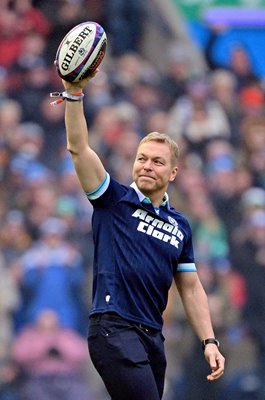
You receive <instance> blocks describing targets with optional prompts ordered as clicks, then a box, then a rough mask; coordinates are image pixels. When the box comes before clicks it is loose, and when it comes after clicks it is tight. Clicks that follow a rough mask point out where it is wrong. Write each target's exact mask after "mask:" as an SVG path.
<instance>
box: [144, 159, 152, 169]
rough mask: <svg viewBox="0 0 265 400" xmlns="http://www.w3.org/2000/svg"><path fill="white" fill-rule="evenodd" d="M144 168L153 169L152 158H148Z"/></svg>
mask: <svg viewBox="0 0 265 400" xmlns="http://www.w3.org/2000/svg"><path fill="white" fill-rule="evenodd" d="M144 169H145V170H151V169H152V161H151V160H146V161H145V163H144Z"/></svg>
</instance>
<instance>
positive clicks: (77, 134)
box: [63, 74, 224, 400]
mask: <svg viewBox="0 0 265 400" xmlns="http://www.w3.org/2000/svg"><path fill="white" fill-rule="evenodd" d="M94 75H95V74H94ZM88 81H89V79H87V80H84V81H82V82H79V83H69V82H65V81H63V84H64V86H65V92H64V93H63V97H64V98H65V99H66V100H67V101H66V111H65V124H66V131H67V147H68V150H69V151H70V153H71V155H72V158H73V162H74V165H75V169H76V173H77V175H78V178H79V180H80V183H81V186H82V188H83V190H84V191H85V193H86V195H87V198H88V199H89V201H90V202H91V204H92V205H93V207H94V213H93V234H94V242H95V255H94V280H93V304H92V310H91V313H90V322H89V334H88V344H89V351H90V356H91V359H92V362H93V363H94V365H95V367H96V369H97V371H98V372H99V374H100V375H101V377H102V379H103V381H104V383H105V386H106V388H107V390H108V392H109V394H110V396H111V398H112V400H159V399H161V398H162V394H163V387H164V377H165V369H166V360H165V354H164V346H163V340H164V338H163V336H162V333H161V330H162V323H163V320H162V313H163V311H164V309H165V307H166V303H167V296H168V290H169V288H170V286H171V282H172V280H173V278H174V280H175V283H176V286H177V288H178V291H179V294H180V296H181V299H182V302H183V305H184V308H185V311H186V314H187V317H188V319H189V321H190V323H191V325H192V326H193V328H194V331H195V332H196V334H197V335H198V337H199V339H200V340H201V341H202V346H203V350H204V355H205V358H206V360H207V361H208V363H209V365H210V368H211V373H210V374H209V375H208V377H207V378H208V380H209V381H213V380H215V379H218V378H219V377H220V376H221V375H222V374H223V372H224V357H223V356H222V354H221V353H220V352H219V350H218V341H217V340H216V339H215V336H214V332H213V328H212V323H211V319H210V313H209V308H208V302H207V297H206V294H205V291H204V289H203V288H202V285H201V283H200V280H199V278H198V275H197V272H196V266H195V263H194V258H193V249H192V237H191V230H190V227H189V224H188V221H187V219H186V218H185V217H184V216H183V215H182V214H180V213H179V212H177V211H176V210H174V209H173V208H172V207H171V206H170V205H169V200H168V196H167V193H166V190H167V187H168V184H169V182H172V181H174V179H175V177H176V175H177V172H178V167H177V158H178V147H177V144H176V143H175V142H174V141H173V140H172V139H171V138H170V137H169V136H167V135H165V134H160V133H156V132H155V133H154V132H153V133H151V134H149V135H147V136H146V137H145V138H144V139H143V140H142V141H141V142H140V144H139V147H138V150H137V154H136V159H135V162H134V166H133V171H132V176H133V183H132V185H131V186H130V187H126V186H124V185H121V184H120V183H118V182H117V181H115V180H114V179H113V178H112V177H110V176H109V174H108V173H107V172H106V171H105V169H104V166H103V165H102V163H101V161H100V158H99V157H98V155H97V154H96V153H95V152H94V151H93V150H92V149H91V148H90V146H89V143H88V132H87V125H86V120H85V116H84V112H83V105H82V98H83V94H82V91H83V88H84V87H85V85H86V84H87V82H88Z"/></svg>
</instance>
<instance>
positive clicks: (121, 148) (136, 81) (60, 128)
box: [0, 0, 265, 400]
mask: <svg viewBox="0 0 265 400" xmlns="http://www.w3.org/2000/svg"><path fill="white" fill-rule="evenodd" d="M110 15H111V18H109V16H110ZM147 17H148V12H147V9H146V7H145V2H142V1H141V0H126V2H124V1H122V0H120V1H119V0H109V1H108V0H56V1H55V0H47V1H45V2H43V1H31V0H2V1H1V5H0V179H1V185H0V224H1V229H0V276H1V278H0V400H31V399H36V398H37V399H39V400H46V399H47V400H48V399H49V400H56V399H59V398H64V399H66V400H75V399H77V398H78V399H79V400H82V399H86V400H104V399H105V398H106V394H105V393H104V392H102V391H101V386H100V384H98V383H97V378H96V376H95V375H94V373H93V372H92V370H90V369H89V363H90V361H89V359H88V357H89V356H88V351H87V347H86V326H87V318H88V311H89V307H90V298H91V286H92V285H91V268H92V262H93V256H92V253H93V242H92V235H91V214H92V209H91V206H90V204H89V202H88V201H87V199H86V197H85V195H84V193H83V192H82V190H81V187H80V185H79V183H78V181H77V178H76V175H75V172H74V169H73V165H72V161H71V159H70V156H69V154H68V152H67V149H66V140H65V127H64V104H61V105H58V106H56V107H51V106H50V98H49V93H50V92H52V91H60V90H62V84H61V81H60V79H59V77H58V75H57V74H56V71H55V67H54V65H53V60H54V57H55V53H56V49H57V47H58V45H59V43H60V41H61V40H62V38H63V36H64V34H65V33H66V32H67V31H68V30H69V29H70V28H72V27H73V26H74V25H76V24H77V23H80V22H82V21H85V20H93V21H97V22H99V23H101V24H102V25H103V27H104V28H105V29H106V32H107V36H108V39H109V42H108V48H107V54H106V56H105V59H104V61H103V63H102V65H101V68H100V72H99V73H98V74H97V76H96V77H95V78H94V79H93V80H92V81H91V82H90V83H89V85H88V87H87V89H86V93H85V100H84V107H85V112H86V116H87V120H88V126H89V129H90V135H91V144H92V146H93V147H94V149H95V150H96V151H98V152H99V153H100V154H101V156H102V159H103V162H104V164H105V167H106V169H107V170H108V171H109V172H110V173H111V174H112V175H113V176H114V177H115V178H117V179H118V180H120V181H121V182H123V183H125V184H130V183H131V174H130V171H131V167H132V163H133V161H134V154H135V150H136V148H137V144H138V142H139V140H140V139H141V138H142V137H143V136H144V135H145V134H146V133H148V132H151V131H159V132H167V133H169V134H170V135H171V136H172V137H173V138H174V139H175V140H176V141H177V142H178V144H179V146H180V152H181V157H180V163H179V164H180V165H179V169H180V172H179V175H178V177H177V180H176V182H175V183H174V184H172V185H171V186H170V189H169V197H170V202H171V204H172V205H173V206H175V207H176V208H177V209H178V210H180V211H181V212H183V213H185V215H187V217H188V218H189V220H190V223H191V226H192V229H193V238H194V249H195V255H196V263H197V268H198V271H199V274H200V277H201V280H202V282H203V284H204V287H205V289H206V291H207V294H208V296H209V302H210V308H211V310H212V317H213V324H214V327H215V330H216V333H217V337H218V338H219V339H220V341H221V343H222V350H223V353H224V355H225V356H226V359H227V371H226V374H225V377H224V378H223V379H222V380H220V382H218V383H216V384H215V383H212V384H209V383H207V382H206V374H207V368H208V367H207V364H206V362H205V361H204V359H203V353H202V351H201V349H200V343H199V341H198V339H197V338H196V337H195V336H194V335H193V333H192V331H191V329H190V326H189V324H188V322H187V321H186V320H185V317H184V312H183V310H182V308H181V304H180V301H179V298H178V295H177V292H176V290H175V289H174V288H172V290H171V291H170V296H169V303H168V308H167V310H166V313H165V327H164V335H165V337H166V346H167V352H168V373H167V382H166V391H165V396H164V398H165V400H174V399H176V398H177V399H178V400H193V399H194V400H195V399H198V398H199V399H201V400H227V399H233V400H238V399H240V400H244V399H245V400H248V399H251V400H264V399H265V388H264V381H265V379H264V377H265V335H264V332H265V291H264V287H265V102H264V99H265V97H264V82H263V78H262V77H259V76H256V75H255V73H254V72H253V68H252V65H251V60H250V58H249V55H248V53H247V52H246V50H245V49H244V46H243V45H237V46H236V47H235V48H234V49H233V51H232V52H231V54H229V57H230V58H229V63H228V64H229V67H228V68H227V66H226V67H223V66H221V65H216V64H215V63H214V60H213V59H211V55H210V51H207V54H204V56H205V59H206V61H207V63H208V68H207V70H206V72H204V73H202V74H201V75H200V76H193V73H192V70H193V69H192V68H191V66H192V62H193V60H192V55H191V54H189V53H188V52H187V51H185V48H183V47H182V45H181V43H178V42H173V43H171V42H170V43H169V44H168V47H167V48H165V49H163V57H164V65H165V68H164V70H163V71H161V70H160V69H158V68H157V67H156V65H154V64H153V63H152V62H150V61H149V60H147V59H146V58H145V55H144V54H142V52H141V37H142V34H143V32H144V26H145V20H146V18H147ZM208 50H209V49H208Z"/></svg>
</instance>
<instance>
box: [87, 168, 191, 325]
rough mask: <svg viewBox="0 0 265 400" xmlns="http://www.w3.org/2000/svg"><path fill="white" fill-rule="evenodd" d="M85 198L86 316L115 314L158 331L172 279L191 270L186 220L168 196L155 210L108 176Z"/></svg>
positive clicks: (136, 192)
mask: <svg viewBox="0 0 265 400" xmlns="http://www.w3.org/2000/svg"><path fill="white" fill-rule="evenodd" d="M87 197H88V199H89V200H90V202H91V204H92V206H93V208H94V211H93V217H92V228H93V237H94V244H95V250H94V251H95V254H94V270H93V301H92V310H91V315H92V314H95V313H104V312H117V313H118V314H119V315H120V316H122V317H123V318H125V319H128V320H130V321H133V322H138V323H142V324H144V325H147V326H150V327H153V328H155V329H161V328H162V325H163V319H162V314H163V311H164V310H165V308H166V305H167V299H168V290H169V288H170V286H171V283H172V280H173V277H174V275H175V274H176V273H182V272H190V271H196V266H195V263H194V256H193V246H192V234H191V229H190V226H189V223H188V221H187V219H186V218H185V217H184V216H183V215H182V214H181V213H179V212H177V211H176V210H175V209H174V208H173V207H171V206H170V205H169V202H168V197H167V194H165V198H164V201H163V203H162V204H161V206H160V207H159V209H155V208H154V207H153V205H152V204H151V202H150V200H149V199H148V198H146V197H145V196H144V195H143V193H141V192H140V191H139V189H138V188H137V186H136V185H135V183H133V184H132V185H131V186H129V187H128V186H125V185H122V184H120V183H119V182H117V181H115V180H114V179H113V178H111V177H110V176H109V174H106V177H105V180H104V182H102V184H101V185H100V186H99V188H98V189H97V190H95V191H94V192H90V193H87Z"/></svg>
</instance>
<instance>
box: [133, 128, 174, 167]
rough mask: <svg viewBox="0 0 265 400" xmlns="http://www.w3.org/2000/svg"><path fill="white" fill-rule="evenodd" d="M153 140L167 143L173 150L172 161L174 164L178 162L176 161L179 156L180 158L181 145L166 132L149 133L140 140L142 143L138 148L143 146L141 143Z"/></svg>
mask: <svg viewBox="0 0 265 400" xmlns="http://www.w3.org/2000/svg"><path fill="white" fill-rule="evenodd" d="M151 141H154V142H160V143H166V144H167V145H168V147H169V149H170V152H171V163H172V165H175V164H176V162H177V161H178V158H179V147H178V145H177V143H176V142H175V140H173V139H172V138H171V137H170V136H169V135H167V134H166V133H160V132H150V133H148V135H146V136H144V137H143V139H142V140H141V141H140V143H139V145H138V148H139V147H140V146H141V144H143V143H147V142H151Z"/></svg>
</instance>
